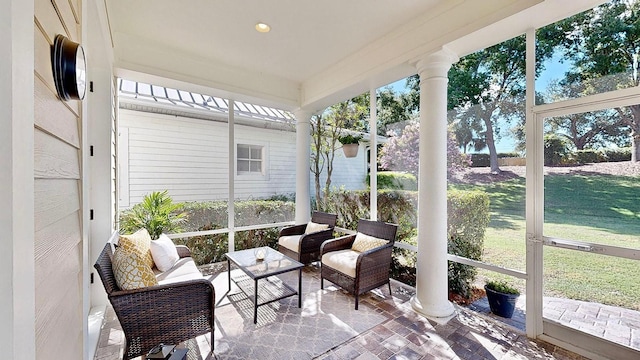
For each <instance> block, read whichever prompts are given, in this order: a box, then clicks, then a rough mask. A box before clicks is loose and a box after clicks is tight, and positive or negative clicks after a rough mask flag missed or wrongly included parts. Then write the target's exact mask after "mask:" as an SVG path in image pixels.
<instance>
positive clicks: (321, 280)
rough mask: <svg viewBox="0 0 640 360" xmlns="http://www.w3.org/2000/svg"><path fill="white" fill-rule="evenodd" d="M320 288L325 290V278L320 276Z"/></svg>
mask: <svg viewBox="0 0 640 360" xmlns="http://www.w3.org/2000/svg"><path fill="white" fill-rule="evenodd" d="M320 290H324V278H323V277H320Z"/></svg>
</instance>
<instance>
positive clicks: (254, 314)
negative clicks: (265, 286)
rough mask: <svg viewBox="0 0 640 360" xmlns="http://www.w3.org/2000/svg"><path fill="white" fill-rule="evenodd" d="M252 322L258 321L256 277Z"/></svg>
mask: <svg viewBox="0 0 640 360" xmlns="http://www.w3.org/2000/svg"><path fill="white" fill-rule="evenodd" d="M253 291H254V295H253V298H254V301H253V323H254V324H257V323H258V279H255V280H254V288H253Z"/></svg>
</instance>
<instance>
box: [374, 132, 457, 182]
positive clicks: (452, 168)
mask: <svg viewBox="0 0 640 360" xmlns="http://www.w3.org/2000/svg"><path fill="white" fill-rule="evenodd" d="M389 135H390V137H389V139H388V141H387V142H386V143H385V144H384V145H383V146H382V150H380V166H381V167H382V168H384V169H387V170H399V171H407V172H409V173H411V174H413V175H415V176H416V177H417V176H418V166H419V153H420V148H419V145H420V123H419V122H418V121H411V122H409V124H408V125H407V126H405V128H404V129H403V130H402V132H401V133H399V134H396V133H391V134H389ZM466 166H469V158H468V156H467V155H464V154H461V153H460V149H459V147H458V144H457V143H456V140H455V136H454V134H453V133H452V132H451V131H449V132H448V138H447V178H451V177H452V176H453V175H454V174H456V173H458V172H460V171H461V170H462V169H463V168H464V167H466Z"/></svg>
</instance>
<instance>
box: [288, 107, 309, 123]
mask: <svg viewBox="0 0 640 360" xmlns="http://www.w3.org/2000/svg"><path fill="white" fill-rule="evenodd" d="M311 115H313V111H311V110H307V109H300V108H298V109H296V110H293V116H295V117H296V122H298V123H302V122H305V123H308V122H311Z"/></svg>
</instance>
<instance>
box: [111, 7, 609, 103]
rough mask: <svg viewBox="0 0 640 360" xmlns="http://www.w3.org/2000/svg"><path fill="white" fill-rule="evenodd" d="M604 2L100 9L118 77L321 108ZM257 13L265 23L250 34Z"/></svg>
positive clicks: (256, 101)
mask: <svg viewBox="0 0 640 360" xmlns="http://www.w3.org/2000/svg"><path fill="white" fill-rule="evenodd" d="M602 2H604V1H602V0H583V1H566V0H546V1H545V0H483V1H477V0H430V1H419V0H406V1H403V2H398V1H395V0H380V1H376V2H371V1H370V0H353V1H350V2H347V3H345V2H343V1H340V0H327V1H325V2H322V6H320V5H319V4H317V3H316V2H301V1H298V0H281V1H278V2H268V4H267V2H262V1H255V2H251V4H250V5H251V6H247V4H246V3H245V2H238V1H231V0H227V1H220V2H213V1H211V2H199V3H198V4H197V6H198V7H199V8H197V9H194V8H196V4H193V3H189V2H188V3H182V2H174V1H169V0H161V1H152V0H139V1H136V2H134V3H131V2H124V1H111V2H108V4H107V10H108V12H109V14H108V15H109V16H108V18H109V19H110V29H111V35H112V39H113V45H114V55H115V67H116V75H117V76H120V77H123V78H127V79H131V80H137V81H143V82H147V83H152V84H158V85H162V86H168V87H173V88H179V89H185V90H190V91H197V92H200V93H206V94H211V95H214V96H219V97H224V98H230V99H237V100H242V101H247V102H252V103H257V104H263V105H267V106H274V107H278V108H283V109H286V110H295V109H298V108H305V109H307V110H311V111H321V110H322V109H324V108H325V107H327V106H329V105H332V104H334V103H336V102H339V101H342V100H345V99H348V98H350V97H353V96H356V95H358V94H361V93H363V92H366V91H368V90H369V89H371V88H377V87H380V86H384V85H386V84H389V83H391V82H393V81H396V80H399V79H402V78H404V77H406V76H409V75H412V74H414V73H415V72H416V70H415V66H414V63H415V62H416V61H417V60H418V59H420V58H421V57H422V56H425V55H427V54H429V53H432V52H435V51H437V50H439V49H441V48H443V47H447V48H449V49H451V50H453V51H454V52H456V53H457V54H458V55H459V56H464V55H466V54H468V53H471V52H473V51H476V50H479V49H482V48H484V47H487V46H490V45H493V44H496V43H498V42H500V41H503V40H505V39H508V38H511V37H514V36H517V35H520V34H522V33H524V32H525V31H526V30H527V29H528V28H535V27H540V26H543V25H546V24H548V23H551V22H553V21H555V20H558V19H561V18H564V17H566V16H569V15H572V14H575V13H577V12H579V11H582V10H585V9H588V8H591V7H593V6H595V5H598V4H600V3H602ZM358 11H360V12H361V13H362V14H363V15H362V16H358ZM219 13H223V15H224V16H222V15H220V16H219ZM385 14H387V15H386V16H384V15H385ZM367 16H369V17H370V18H367ZM258 18H260V19H261V20H260V21H266V22H270V21H271V23H270V25H271V26H272V28H273V29H274V30H273V31H272V32H271V33H269V34H258V33H256V32H255V30H253V25H254V22H255V21H256V20H257V19H258ZM262 19H265V20H262ZM270 19H272V20H270ZM162 24H165V26H164V27H163V26H162ZM249 25H251V26H249ZM176 33H177V34H176Z"/></svg>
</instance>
